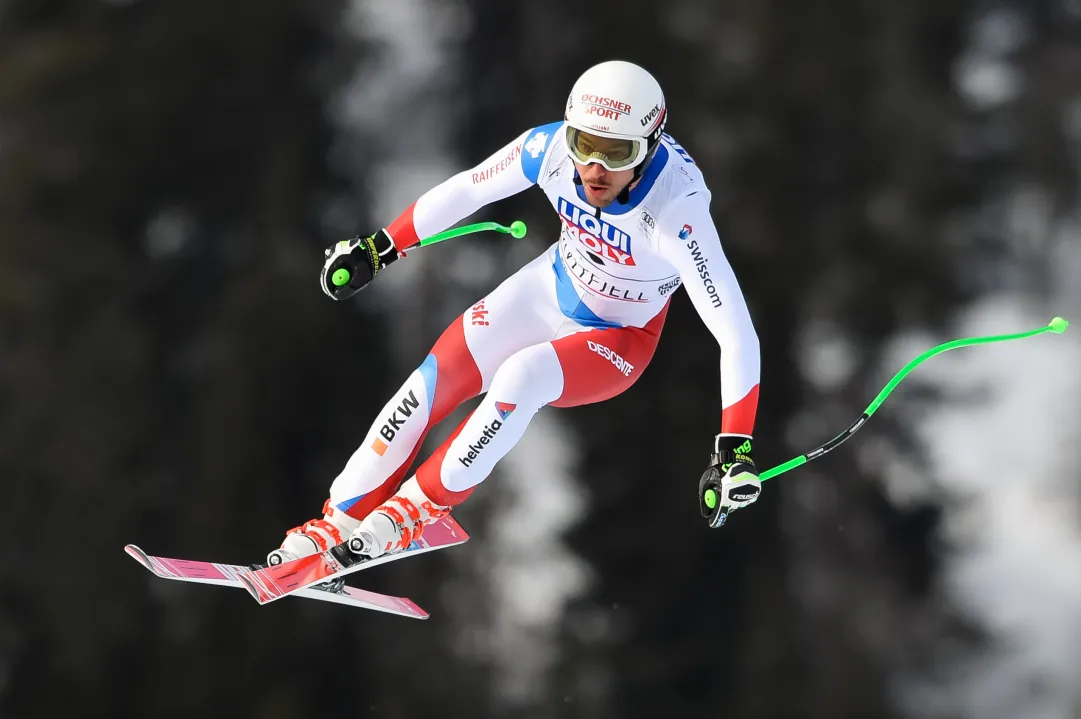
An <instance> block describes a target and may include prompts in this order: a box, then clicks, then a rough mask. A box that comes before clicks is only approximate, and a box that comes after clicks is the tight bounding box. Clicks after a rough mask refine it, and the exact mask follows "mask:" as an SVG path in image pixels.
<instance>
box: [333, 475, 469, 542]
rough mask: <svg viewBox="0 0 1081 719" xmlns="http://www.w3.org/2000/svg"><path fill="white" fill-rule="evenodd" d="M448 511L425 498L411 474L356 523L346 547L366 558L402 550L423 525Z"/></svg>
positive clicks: (422, 528)
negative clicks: (393, 493)
mask: <svg viewBox="0 0 1081 719" xmlns="http://www.w3.org/2000/svg"><path fill="white" fill-rule="evenodd" d="M448 514H450V507H444V506H442V505H439V504H436V503H435V502H433V501H432V500H430V499H428V496H427V495H425V494H424V490H422V489H421V488H420V485H419V484H418V483H417V478H416V477H413V478H411V479H410V480H409V481H407V482H406V483H405V484H403V485H402V486H401V488H400V489H399V490H398V492H397V494H395V495H394V496H393V497H391V498H390V499H388V500H387V501H386V502H384V503H383V504H382V505H380V506H379V507H376V508H375V509H374V510H373V511H372V512H371V513H370V514H369V515H368V516H367V517H365V518H364V519H363V520H362V521H361V522H360V526H359V527H357V528H356V529H354V530H353V532H352V533H351V535H350V536H349V538H348V543H347V545H346V546H348V548H349V550H350V551H351V552H353V553H354V554H359V555H361V556H364V557H367V558H369V559H375V558H376V557H380V556H382V555H384V554H387V553H397V552H402V551H405V550H406V549H408V548H409V545H410V544H412V543H413V541H414V540H416V539H419V538H420V536H421V534H423V532H424V527H426V526H427V525H429V524H431V523H432V522H435V521H437V520H439V519H442V518H443V517H445V516H447V515H448Z"/></svg>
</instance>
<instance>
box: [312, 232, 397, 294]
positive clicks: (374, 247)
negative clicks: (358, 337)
mask: <svg viewBox="0 0 1081 719" xmlns="http://www.w3.org/2000/svg"><path fill="white" fill-rule="evenodd" d="M324 254H325V255H326V262H324V263H323V271H322V272H320V273H319V286H320V287H322V288H323V292H325V293H326V294H327V296H328V297H330V298H331V299H334V300H339V301H340V300H347V299H349V298H350V297H352V296H353V295H355V294H356V293H358V292H360V291H361V290H362V289H364V288H365V287H367V286H368V283H369V282H371V281H372V280H373V279H375V276H376V275H377V274H379V270H381V269H383V268H384V267H386V266H387V265H389V264H391V263H392V262H394V261H395V260H397V259H398V250H397V249H396V248H395V247H394V240H392V239H391V238H390V235H388V234H387V231H386V230H379V232H376V233H375V234H374V235H372V236H371V237H354V238H353V239H351V240H342V241H341V242H338V243H336V244H335V245H333V246H331V247H328V248H327V249H326V252H325V253H324Z"/></svg>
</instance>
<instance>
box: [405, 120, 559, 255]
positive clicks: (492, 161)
mask: <svg viewBox="0 0 1081 719" xmlns="http://www.w3.org/2000/svg"><path fill="white" fill-rule="evenodd" d="M561 124H562V123H553V124H552V125H542V126H540V127H536V128H533V129H531V130H528V131H526V132H524V133H522V134H521V135H519V136H518V137H517V138H515V139H514V140H513V141H512V142H511V143H510V144H508V145H507V146H506V147H503V148H502V149H499V150H496V152H495V153H494V154H493V155H492V156H491V157H489V158H488V159H486V160H484V162H481V163H480V164H479V165H477V166H476V167H474V168H472V169H470V170H466V171H465V172H460V173H458V174H457V175H455V176H454V177H451V178H450V179H449V180H447V181H446V182H444V183H443V184H441V185H438V186H436V187H433V188H432V189H431V190H428V191H427V192H426V193H424V194H423V195H421V197H420V199H418V200H417V201H416V202H415V203H413V205H412V206H411V207H409V209H407V210H406V211H405V212H403V213H402V214H401V215H399V216H398V219H396V220H394V222H392V223H391V224H390V225H389V226H388V227H387V230H386V231H387V234H389V235H390V237H391V239H392V240H393V241H394V246H395V247H396V248H397V249H398V250H399V251H402V250H408V249H409V248H410V247H413V246H414V245H416V244H417V243H419V242H420V240H421V239H422V238H425V237H429V236H431V235H434V234H436V233H438V232H442V231H443V230H445V229H447V228H448V227H451V226H452V225H454V224H455V223H457V222H459V221H460V220H461V219H463V218H465V217H468V216H469V215H471V214H473V213H474V212H476V211H477V210H479V209H480V208H481V207H484V206H485V205H488V204H491V203H493V202H495V201H496V200H502V199H503V198H505V197H510V196H511V195H515V194H517V193H519V192H521V191H522V190H525V189H527V188H529V187H531V186H532V185H534V184H535V183H536V182H537V174H538V173H539V171H540V166H541V163H542V162H543V161H544V157H545V154H546V153H547V152H548V148H549V147H550V146H551V144H552V138H553V137H554V136H555V134H556V129H557V128H558V127H559V126H560V125H561Z"/></svg>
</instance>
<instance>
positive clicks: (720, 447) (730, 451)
mask: <svg viewBox="0 0 1081 719" xmlns="http://www.w3.org/2000/svg"><path fill="white" fill-rule="evenodd" d="M761 492H762V482H761V481H759V479H758V469H757V468H756V467H755V465H754V458H753V456H752V447H751V438H750V437H749V436H747V435H745V434H719V435H717V438H716V439H715V440H714V442H713V454H712V455H711V456H710V463H709V469H707V470H706V471H705V472H704V473H703V474H702V478H701V479H700V480H699V481H698V505H699V510H700V511H701V512H702V516H703V517H705V518H706V521H707V522H709V526H710V527H720V526H722V525H724V522H725V520H726V519H728V515H729V514H731V513H732V512H734V511H735V510H737V509H740V508H741V507H746V506H747V505H748V504H751V503H752V502H754V501H755V500H756V499H758V495H759V494H761Z"/></svg>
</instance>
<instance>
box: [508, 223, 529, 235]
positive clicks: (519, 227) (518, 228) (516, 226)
mask: <svg viewBox="0 0 1081 719" xmlns="http://www.w3.org/2000/svg"><path fill="white" fill-rule="evenodd" d="M525 232H526V229H525V223H524V222H522V221H521V220H515V221H514V222H512V223H510V236H511V237H513V238H514V239H516V240H520V239H522V238H523V237H525Z"/></svg>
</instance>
